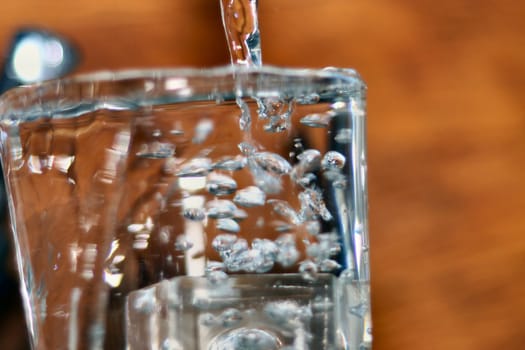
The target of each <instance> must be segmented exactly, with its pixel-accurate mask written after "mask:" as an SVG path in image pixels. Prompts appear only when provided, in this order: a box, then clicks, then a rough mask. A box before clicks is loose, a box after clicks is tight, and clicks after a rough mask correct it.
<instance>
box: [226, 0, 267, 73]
mask: <svg viewBox="0 0 525 350" xmlns="http://www.w3.org/2000/svg"><path fill="white" fill-rule="evenodd" d="M221 13H222V23H223V26H224V31H225V32H226V40H227V41H228V49H229V50H230V58H231V62H232V64H234V65H243V66H260V65H261V64H262V60H261V40H260V35H259V23H258V21H257V0H221Z"/></svg>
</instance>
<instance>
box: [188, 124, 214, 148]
mask: <svg viewBox="0 0 525 350" xmlns="http://www.w3.org/2000/svg"><path fill="white" fill-rule="evenodd" d="M212 131H213V121H212V120H210V119H203V120H201V121H199V123H198V124H197V126H196V127H195V134H194V136H193V139H192V142H193V143H194V144H200V143H203V142H204V141H206V139H207V138H208V136H209V135H210V134H211V132H212Z"/></svg>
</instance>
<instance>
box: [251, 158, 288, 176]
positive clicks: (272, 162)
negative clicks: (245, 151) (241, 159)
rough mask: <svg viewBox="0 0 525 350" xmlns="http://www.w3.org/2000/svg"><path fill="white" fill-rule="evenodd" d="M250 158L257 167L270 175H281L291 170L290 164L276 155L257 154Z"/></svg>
mask: <svg viewBox="0 0 525 350" xmlns="http://www.w3.org/2000/svg"><path fill="white" fill-rule="evenodd" d="M252 157H253V160H254V161H255V163H256V164H257V165H258V166H259V167H261V168H262V169H263V170H264V171H267V172H269V173H272V174H276V175H283V174H287V173H289V172H290V171H291V170H292V166H291V165H290V163H288V161H287V160H286V159H284V158H283V157H281V156H280V155H278V154H276V153H271V152H258V153H255V154H253V156H252Z"/></svg>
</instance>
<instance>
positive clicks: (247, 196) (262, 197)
mask: <svg viewBox="0 0 525 350" xmlns="http://www.w3.org/2000/svg"><path fill="white" fill-rule="evenodd" d="M233 201H234V202H235V203H236V204H237V205H240V206H242V207H247V208H249V207H256V206H260V205H264V202H265V201H266V194H265V193H264V192H263V191H261V189H259V188H258V187H256V186H248V187H246V188H243V189H242V190H239V191H237V193H236V194H235V197H234V198H233Z"/></svg>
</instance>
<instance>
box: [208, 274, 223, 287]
mask: <svg viewBox="0 0 525 350" xmlns="http://www.w3.org/2000/svg"><path fill="white" fill-rule="evenodd" d="M206 277H207V279H208V283H210V284H211V285H213V286H223V285H224V283H225V282H226V281H227V280H228V278H229V276H228V274H227V273H226V272H224V271H212V272H210V273H209V274H207V275H206Z"/></svg>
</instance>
